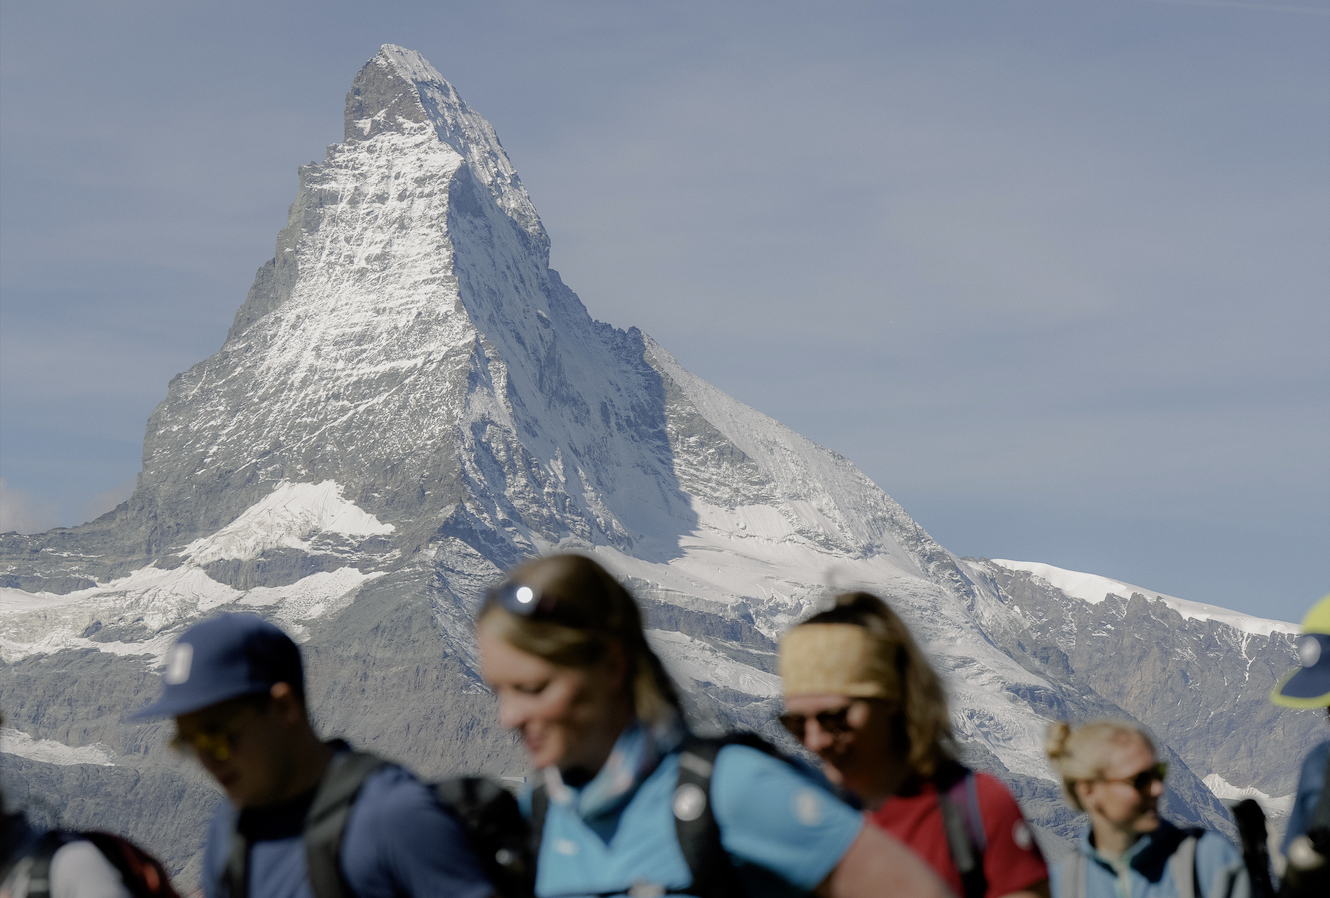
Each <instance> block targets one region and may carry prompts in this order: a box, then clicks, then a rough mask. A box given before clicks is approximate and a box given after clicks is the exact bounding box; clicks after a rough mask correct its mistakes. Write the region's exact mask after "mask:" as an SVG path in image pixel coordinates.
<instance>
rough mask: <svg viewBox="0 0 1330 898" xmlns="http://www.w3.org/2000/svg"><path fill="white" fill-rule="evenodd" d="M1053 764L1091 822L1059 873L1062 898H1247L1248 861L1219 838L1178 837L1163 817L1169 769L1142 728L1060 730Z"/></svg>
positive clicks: (1056, 881) (1195, 832)
mask: <svg viewBox="0 0 1330 898" xmlns="http://www.w3.org/2000/svg"><path fill="white" fill-rule="evenodd" d="M1047 748H1048V757H1049V760H1050V761H1051V762H1052V764H1053V769H1054V771H1056V773H1057V775H1058V778H1059V779H1060V780H1061V782H1062V789H1063V792H1064V793H1065V794H1066V796H1067V800H1068V802H1070V804H1071V806H1072V807H1073V808H1075V809H1076V810H1078V811H1083V812H1084V813H1085V814H1086V815H1087V816H1088V817H1089V825H1088V826H1087V828H1086V829H1085V832H1084V833H1083V834H1082V836H1081V838H1080V839H1079V840H1078V841H1077V843H1076V851H1075V853H1074V854H1072V856H1071V857H1069V858H1067V859H1065V860H1064V861H1063V862H1062V863H1060V864H1058V865H1057V866H1056V867H1055V868H1054V870H1053V894H1054V895H1055V896H1057V898H1124V896H1125V898H1190V896H1195V898H1247V896H1248V895H1250V891H1251V887H1250V880H1249V879H1248V875H1247V870H1246V867H1244V866H1243V862H1242V856H1241V855H1240V854H1238V851H1237V849H1236V848H1234V847H1233V845H1232V844H1230V843H1229V841H1228V840H1227V839H1225V838H1224V837H1223V836H1221V835H1220V834H1219V833H1216V832H1211V831H1210V830H1206V829H1199V828H1198V829H1187V830H1184V829H1179V828H1178V827H1176V826H1174V825H1173V824H1171V823H1169V822H1168V821H1167V820H1165V819H1164V818H1163V817H1161V816H1160V814H1159V799H1160V798H1162V797H1163V795H1164V777H1165V775H1166V774H1167V773H1168V764H1167V763H1165V762H1163V761H1160V760H1159V757H1158V755H1157V754H1156V753H1155V746H1154V742H1153V741H1151V739H1150V737H1149V736H1148V735H1146V733H1145V732H1144V731H1143V730H1141V729H1140V728H1139V727H1137V726H1134V725H1132V724H1130V723H1125V722H1122V721H1116V720H1096V721H1092V722H1090V723H1085V724H1082V725H1080V726H1077V727H1073V726H1071V725H1070V724H1068V723H1065V722H1061V723H1056V724H1054V725H1053V726H1052V727H1051V728H1050V729H1049V733H1048V746H1047Z"/></svg>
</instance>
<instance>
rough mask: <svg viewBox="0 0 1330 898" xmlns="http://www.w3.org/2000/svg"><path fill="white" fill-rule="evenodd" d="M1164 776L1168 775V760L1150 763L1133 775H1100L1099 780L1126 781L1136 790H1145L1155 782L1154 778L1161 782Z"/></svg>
mask: <svg viewBox="0 0 1330 898" xmlns="http://www.w3.org/2000/svg"><path fill="white" fill-rule="evenodd" d="M1166 776H1168V762H1167V761H1160V762H1159V763H1158V764H1152V765H1150V766H1149V767H1147V768H1145V769H1144V770H1142V771H1141V772H1140V773H1138V774H1136V775H1135V776H1123V777H1117V778H1116V779H1114V778H1110V777H1106V776H1101V777H1100V778H1099V782H1101V783H1126V784H1127V785H1129V786H1131V787H1132V788H1133V789H1135V790H1136V791H1137V792H1145V791H1147V790H1148V789H1149V788H1150V787H1151V786H1153V785H1154V784H1155V781H1156V780H1158V781H1159V782H1161V783H1162V782H1163V781H1164V777H1166Z"/></svg>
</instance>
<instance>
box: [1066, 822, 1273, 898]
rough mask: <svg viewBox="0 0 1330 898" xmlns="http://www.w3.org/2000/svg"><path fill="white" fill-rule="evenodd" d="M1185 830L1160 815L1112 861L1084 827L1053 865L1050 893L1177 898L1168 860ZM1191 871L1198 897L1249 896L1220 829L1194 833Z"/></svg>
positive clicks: (1084, 897) (1073, 897)
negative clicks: (1067, 852) (1070, 852)
mask: <svg viewBox="0 0 1330 898" xmlns="http://www.w3.org/2000/svg"><path fill="white" fill-rule="evenodd" d="M1185 835H1186V834H1185V833H1184V832H1183V831H1182V830H1180V829H1178V828H1177V827H1176V826H1174V825H1173V824H1171V823H1169V822H1168V821H1162V822H1161V823H1160V825H1159V828H1158V829H1156V830H1154V831H1153V832H1149V833H1146V834H1145V835H1143V836H1141V837H1140V838H1139V839H1137V840H1136V841H1135V842H1134V843H1133V844H1132V846H1131V847H1130V848H1128V849H1127V851H1126V853H1125V854H1123V855H1122V857H1121V858H1118V859H1117V860H1116V861H1113V860H1110V859H1108V858H1105V857H1104V856H1103V855H1101V854H1100V853H1099V852H1098V851H1096V850H1095V848H1094V845H1093V844H1091V842H1090V832H1089V830H1088V829H1087V830H1086V831H1085V833H1083V834H1082V835H1081V838H1080V839H1079V840H1078V841H1077V843H1076V852H1075V854H1073V855H1071V856H1069V857H1066V858H1064V859H1063V860H1062V861H1061V862H1060V863H1058V864H1057V865H1055V866H1054V868H1053V869H1052V871H1051V874H1052V876H1051V882H1052V891H1053V898H1179V895H1178V888H1177V878H1176V877H1175V875H1174V869H1173V868H1174V866H1175V865H1174V864H1173V863H1171V860H1172V858H1173V856H1174V854H1175V853H1176V851H1177V848H1178V846H1179V845H1180V844H1181V842H1182V839H1183V837H1184V836H1185ZM1195 871H1196V872H1195V876H1196V880H1195V881H1196V898H1250V895H1251V881H1250V880H1249V878H1248V876H1247V868H1246V867H1245V866H1244V865H1243V863H1242V855H1240V854H1238V850H1237V849H1236V848H1234V847H1233V845H1232V843H1230V842H1229V841H1228V839H1225V838H1224V837H1223V836H1221V835H1220V834H1219V833H1216V832H1211V831H1210V830H1205V831H1204V832H1202V833H1201V835H1200V837H1199V838H1198V839H1197V841H1196V860H1195ZM1078 872H1079V874H1080V877H1081V881H1080V882H1079V883H1078V882H1077V873H1078Z"/></svg>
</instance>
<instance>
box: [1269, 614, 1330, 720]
mask: <svg viewBox="0 0 1330 898" xmlns="http://www.w3.org/2000/svg"><path fill="white" fill-rule="evenodd" d="M1294 645H1295V646H1297V649H1298V664H1299V666H1298V667H1296V668H1294V669H1293V670H1292V671H1290V672H1289V673H1287V674H1285V675H1284V677H1283V678H1282V679H1280V681H1279V683H1278V684H1276V686H1275V688H1274V689H1272V690H1270V701H1272V702H1274V703H1275V704H1276V705H1283V706H1284V707H1286V708H1325V707H1330V596H1326V597H1325V598H1323V599H1321V601H1319V602H1317V603H1316V604H1315V605H1313V606H1312V610H1311V611H1308V612H1307V616H1306V617H1304V618H1303V619H1302V635H1301V636H1299V637H1298V638H1297V639H1296V640H1294Z"/></svg>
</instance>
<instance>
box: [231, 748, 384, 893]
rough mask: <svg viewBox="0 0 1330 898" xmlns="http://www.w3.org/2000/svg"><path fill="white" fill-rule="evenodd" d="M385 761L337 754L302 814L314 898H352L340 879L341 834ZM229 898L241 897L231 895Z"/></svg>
mask: <svg viewBox="0 0 1330 898" xmlns="http://www.w3.org/2000/svg"><path fill="white" fill-rule="evenodd" d="M386 763H387V762H386V761H384V760H383V759H382V758H380V757H378V756H376V755H372V754H369V753H368V752H358V751H339V752H337V754H335V755H333V757H332V760H331V761H329V763H328V769H327V771H326V772H325V773H324V774H323V779H322V780H321V781H320V782H319V787H318V791H316V792H315V793H314V801H313V803H312V804H311V805H310V807H309V811H308V812H307V813H306V814H305V837H304V838H305V863H306V867H307V869H308V872H309V885H310V889H311V891H313V893H314V898H353V896H352V893H351V890H350V888H349V887H348V886H347V884H346V882H345V880H344V879H343V878H342V865H341V853H342V835H343V833H344V832H345V830H346V821H347V819H348V818H349V817H350V816H351V808H352V806H353V805H354V804H355V800H356V795H357V793H359V792H360V787H361V786H362V785H364V783H365V780H366V779H367V778H368V777H369V775H370V774H371V773H373V772H374V771H375V770H378V769H379V768H380V767H382V766H384V764H386ZM231 898H243V896H239V895H235V894H232V896H231Z"/></svg>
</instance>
